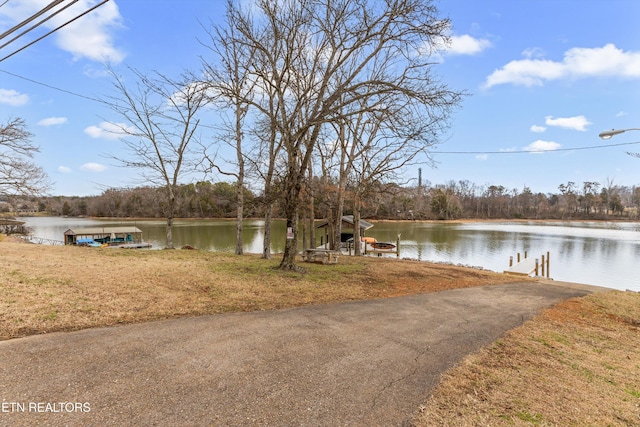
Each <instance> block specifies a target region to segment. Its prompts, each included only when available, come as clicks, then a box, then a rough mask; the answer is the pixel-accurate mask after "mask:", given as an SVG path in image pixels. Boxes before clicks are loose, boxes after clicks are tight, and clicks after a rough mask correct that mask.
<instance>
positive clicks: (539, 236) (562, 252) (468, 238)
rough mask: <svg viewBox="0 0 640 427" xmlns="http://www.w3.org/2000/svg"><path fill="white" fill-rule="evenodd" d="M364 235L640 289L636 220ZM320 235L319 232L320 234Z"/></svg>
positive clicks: (45, 228) (213, 233) (56, 224)
mask: <svg viewBox="0 0 640 427" xmlns="http://www.w3.org/2000/svg"><path fill="white" fill-rule="evenodd" d="M21 220H22V221H26V223H27V224H26V225H27V226H28V227H31V229H32V230H33V235H34V236H37V237H40V238H46V239H52V240H62V239H63V234H64V232H65V231H66V230H67V229H69V228H74V227H95V226H118V225H135V226H137V227H138V228H140V229H141V230H142V231H143V240H144V241H145V242H149V243H151V244H152V245H153V247H154V248H163V247H164V246H165V222H164V221H162V220H150V221H149V220H145V221H128V220H115V221H114V220H96V219H84V218H61V217H27V218H21ZM374 224H375V226H374V227H373V228H372V229H370V230H368V231H367V235H369V236H373V237H375V238H376V239H377V240H379V241H390V242H395V241H396V238H397V235H398V234H400V235H401V257H402V258H412V259H418V260H423V261H435V262H446V263H452V264H463V265H469V266H475V267H483V268H486V269H488V270H493V271H499V272H501V271H504V270H505V269H506V268H508V266H509V257H510V256H513V257H514V260H515V259H516V254H517V253H521V254H524V252H525V251H527V253H528V256H529V257H530V258H531V257H533V258H541V255H543V254H544V255H545V256H546V253H547V252H549V253H550V273H551V274H550V276H551V278H553V279H555V280H563V281H570V282H578V283H588V284H593V285H598V286H606V287H610V288H615V289H620V290H626V289H629V290H634V291H640V278H639V275H638V273H637V269H638V268H639V265H640V262H639V261H640V223H638V222H624V223H618V222H604V223H603V222H544V223H542V222H534V221H532V222H507V221H505V222H469V223H431V222H428V223H427V222H394V221H388V222H387V221H382V222H375V223H374ZM263 225H264V223H263V221H260V220H248V221H246V222H245V224H244V233H243V240H244V250H245V252H247V253H261V252H262V239H263V235H264V234H263V230H264V227H263ZM273 233H274V234H273V238H272V248H271V250H272V252H273V253H278V252H282V251H283V250H284V238H285V224H284V222H283V221H276V222H275V223H274V226H273ZM235 235H236V231H235V222H234V221H231V220H177V221H175V225H174V230H173V238H174V245H175V246H176V247H180V246H183V245H191V246H194V247H196V248H199V249H205V250H211V251H224V252H233V251H234V249H235ZM318 238H319V237H318Z"/></svg>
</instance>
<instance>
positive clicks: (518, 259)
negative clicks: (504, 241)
mask: <svg viewBox="0 0 640 427" xmlns="http://www.w3.org/2000/svg"><path fill="white" fill-rule="evenodd" d="M525 258H526V257H525ZM518 264H520V252H518Z"/></svg>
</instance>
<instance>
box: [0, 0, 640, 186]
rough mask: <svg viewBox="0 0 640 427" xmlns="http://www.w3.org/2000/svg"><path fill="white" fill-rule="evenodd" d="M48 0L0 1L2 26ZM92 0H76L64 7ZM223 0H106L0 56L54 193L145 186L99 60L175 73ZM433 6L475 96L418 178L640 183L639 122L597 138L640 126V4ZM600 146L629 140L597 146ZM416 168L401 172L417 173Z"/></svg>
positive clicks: (461, 0)
mask: <svg viewBox="0 0 640 427" xmlns="http://www.w3.org/2000/svg"><path fill="white" fill-rule="evenodd" d="M244 1H249V0H244ZM49 2H50V1H49V0H9V1H8V2H7V3H4V2H3V1H0V4H1V5H2V6H0V30H2V31H4V30H6V29H7V28H9V27H11V26H12V25H15V23H16V22H19V21H21V20H22V19H25V18H26V17H28V16H30V15H31V14H33V13H34V12H35V11H37V10H39V9H42V8H43V7H44V6H45V5H46V4H48V3H49ZM3 3H4V4H3ZM96 3H97V1H90V0H80V1H79V2H77V3H76V4H75V5H74V6H72V7H70V8H69V12H70V13H71V14H79V13H80V12H82V11H84V10H86V9H88V7H90V6H91V5H94V4H96ZM224 4H225V2H224V1H222V0H180V1H178V0H153V1H152V0H136V1H128V2H125V1H117V0H111V1H109V2H108V3H106V4H105V5H103V6H101V7H99V8H98V9H96V10H95V11H93V12H91V13H90V14H88V15H86V16H84V17H83V18H81V19H79V20H78V21H76V23H74V24H73V25H70V26H67V27H65V28H64V29H62V30H59V31H57V32H55V33H54V34H52V35H51V36H49V37H47V38H45V39H43V40H41V41H39V42H38V43H36V44H34V45H32V46H30V47H28V48H26V49H25V50H23V51H21V52H20V53H18V54H16V55H14V56H12V57H10V58H8V59H6V60H4V61H2V62H0V120H1V121H2V122H6V121H7V119H9V118H15V117H21V118H23V119H25V121H26V122H27V124H28V126H29V130H30V131H31V132H32V133H33V134H34V135H35V136H34V142H35V143H36V144H37V145H39V146H40V149H41V153H39V154H38V156H37V157H36V158H35V161H36V163H38V164H39V165H41V166H42V167H43V168H44V169H45V171H46V172H47V173H48V174H49V177H50V178H51V180H52V181H53V183H54V185H53V189H52V191H51V193H52V194H54V195H80V196H83V195H94V194H100V193H101V192H102V191H103V190H104V189H106V188H109V187H126V186H131V185H137V184H138V181H137V180H136V175H135V172H134V171H129V170H124V169H122V168H119V167H117V166H116V165H115V164H114V163H113V161H111V160H110V159H109V158H108V154H117V153H118V152H119V151H120V150H122V148H123V147H122V143H120V142H119V141H117V140H115V139H113V138H110V134H109V133H108V132H104V127H105V125H104V123H105V122H107V121H116V120H117V119H116V118H115V117H114V116H113V113H112V112H111V111H110V110H109V109H108V107H106V106H105V105H103V104H101V103H100V102H97V101H96V100H95V99H96V98H104V97H106V96H109V95H112V94H113V91H112V88H111V81H110V80H109V78H107V77H106V75H105V72H104V66H103V64H104V61H105V60H107V61H109V62H110V63H111V64H112V65H113V66H115V67H116V68H117V69H123V70H124V69H126V67H133V68H136V69H138V70H140V71H142V72H145V73H146V72H151V71H153V70H156V71H159V72H161V73H163V74H166V75H169V76H176V77H177V76H178V74H179V73H180V72H182V71H183V70H185V69H190V70H193V71H197V70H198V69H199V68H200V63H199V61H200V60H199V55H203V54H206V52H207V51H206V49H205V48H204V47H203V46H202V45H201V44H200V43H199V41H198V40H202V41H205V40H207V35H206V33H205V31H204V29H203V27H202V26H201V24H200V22H202V23H203V24H204V25H205V26H208V23H209V21H212V22H219V21H220V19H221V18H222V16H223V14H224ZM437 5H438V7H439V9H440V12H441V14H442V15H443V16H447V17H449V18H450V19H451V21H452V24H453V32H452V34H451V36H452V40H453V44H452V46H451V48H450V49H449V50H448V51H447V52H446V53H445V54H444V55H442V56H441V57H440V58H438V60H439V62H440V64H439V65H438V66H437V67H435V69H434V71H435V72H436V73H437V74H438V76H439V77H440V78H441V79H442V81H443V82H444V83H446V84H448V85H449V86H450V87H451V88H452V89H455V90H465V91H467V92H469V93H471V94H472V95H471V96H469V97H468V98H466V99H465V100H464V102H463V104H462V106H461V108H460V109H458V110H456V111H455V112H454V115H453V116H452V120H451V128H450V131H449V132H448V134H447V135H444V138H443V141H442V143H441V144H439V145H438V146H437V147H436V148H435V149H434V150H433V158H434V160H435V161H436V162H437V165H436V167H435V168H431V167H429V166H428V165H427V164H424V165H422V176H423V180H424V181H426V180H428V181H430V182H431V183H432V184H441V183H445V182H447V181H450V180H455V181H458V180H469V181H472V182H474V183H476V184H478V185H492V184H495V185H504V186H505V187H507V188H508V189H514V188H516V189H519V190H521V189H522V188H523V187H524V186H528V187H530V188H531V190H532V191H534V192H538V191H540V192H557V187H558V185H559V184H561V183H566V182H568V181H574V182H576V183H578V184H581V183H582V182H584V181H599V182H600V183H602V184H603V185H604V184H606V183H607V181H610V182H613V183H614V184H617V185H629V186H631V185H640V159H638V158H635V157H631V156H629V155H627V154H625V151H635V152H640V132H628V133H625V134H622V135H618V136H616V137H614V138H612V139H611V140H609V141H603V140H601V139H599V138H598V133H600V132H601V131H603V130H607V129H611V128H639V127H640V102H639V101H640V31H639V30H638V27H639V25H640V1H637V0H607V1H603V0H442V1H440V2H438V3H437ZM74 16H75V15H74ZM52 21H54V20H52ZM51 25H52V27H50V28H53V26H56V25H58V24H56V23H52V24H51ZM45 26H46V25H45ZM45 26H43V28H44V27H45ZM38 31H40V30H36V31H33V32H32V33H30V34H29V35H28V36H26V38H25V41H24V42H22V43H20V42H15V43H12V44H10V45H9V46H7V47H5V48H2V49H0V54H2V55H0V56H1V57H4V56H6V55H8V54H10V53H11V52H13V50H15V49H16V48H19V47H21V46H22V45H23V44H24V43H26V42H29V41H30V40H32V39H34V38H35V37H37V36H39V35H42V34H44V33H45V32H46V30H44V29H43V30H42V31H40V32H38ZM69 92H71V93H69ZM634 143H639V144H638V145H635V144H634ZM605 144H630V145H624V146H612V147H608V148H589V147H594V146H601V145H605ZM585 148H586V149H585ZM540 150H547V151H546V152H544V153H540V152H539V151H540ZM548 150H551V151H548ZM417 167H418V166H416V167H414V168H412V169H410V170H407V171H406V174H405V176H406V177H407V178H416V179H417Z"/></svg>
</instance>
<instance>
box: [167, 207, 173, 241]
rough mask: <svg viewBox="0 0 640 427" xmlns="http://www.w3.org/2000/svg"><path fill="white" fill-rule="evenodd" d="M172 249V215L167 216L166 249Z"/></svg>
mask: <svg viewBox="0 0 640 427" xmlns="http://www.w3.org/2000/svg"><path fill="white" fill-rule="evenodd" d="M166 249H173V214H171V215H167V247H166Z"/></svg>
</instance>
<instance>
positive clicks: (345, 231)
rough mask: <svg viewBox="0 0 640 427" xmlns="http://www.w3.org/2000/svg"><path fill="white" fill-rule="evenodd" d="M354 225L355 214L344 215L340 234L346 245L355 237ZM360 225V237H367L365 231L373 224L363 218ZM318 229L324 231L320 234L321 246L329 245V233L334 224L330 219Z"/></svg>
mask: <svg viewBox="0 0 640 427" xmlns="http://www.w3.org/2000/svg"><path fill="white" fill-rule="evenodd" d="M354 226H355V220H354V219H353V215H344V216H343V217H342V225H341V228H342V233H341V234H340V243H341V244H343V245H346V242H348V241H349V239H353V235H354V230H355V228H354ZM359 226H360V237H365V231H367V230H369V229H370V228H372V227H373V224H371V223H370V222H368V221H365V220H364V219H361V220H360V221H359ZM316 229H322V230H323V233H322V235H321V236H320V246H326V245H328V243H329V234H330V233H331V230H332V229H333V224H330V223H329V221H323V222H321V223H320V224H318V225H317V226H316Z"/></svg>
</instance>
